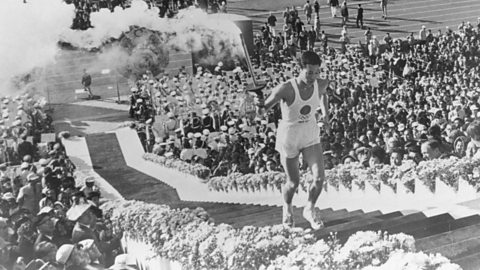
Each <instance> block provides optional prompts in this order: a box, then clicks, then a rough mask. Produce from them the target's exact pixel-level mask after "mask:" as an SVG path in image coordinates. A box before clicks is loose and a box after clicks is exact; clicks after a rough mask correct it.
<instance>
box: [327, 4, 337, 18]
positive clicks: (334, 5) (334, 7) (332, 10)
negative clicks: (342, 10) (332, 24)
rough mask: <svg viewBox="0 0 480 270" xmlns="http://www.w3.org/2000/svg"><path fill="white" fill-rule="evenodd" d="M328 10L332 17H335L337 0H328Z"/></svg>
mask: <svg viewBox="0 0 480 270" xmlns="http://www.w3.org/2000/svg"><path fill="white" fill-rule="evenodd" d="M328 3H329V5H330V11H331V12H332V18H335V17H337V8H338V4H339V3H338V0H329V1H328Z"/></svg>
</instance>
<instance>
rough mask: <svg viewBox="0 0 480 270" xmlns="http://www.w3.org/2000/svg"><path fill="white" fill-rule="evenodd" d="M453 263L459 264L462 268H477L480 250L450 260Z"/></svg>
mask: <svg viewBox="0 0 480 270" xmlns="http://www.w3.org/2000/svg"><path fill="white" fill-rule="evenodd" d="M452 262H453V263H456V264H458V265H460V267H461V268H462V269H463V270H478V269H479V265H480V251H478V250H477V252H476V253H473V254H470V255H468V256H464V257H460V258H457V259H454V260H452Z"/></svg>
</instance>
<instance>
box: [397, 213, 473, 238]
mask: <svg viewBox="0 0 480 270" xmlns="http://www.w3.org/2000/svg"><path fill="white" fill-rule="evenodd" d="M476 223H480V216H479V215H474V216H469V217H464V218H460V219H453V220H447V221H444V222H438V223H433V224H427V226H426V227H425V228H420V229H419V230H416V231H413V232H411V235H412V236H413V237H415V239H421V238H424V237H428V236H432V235H435V234H440V233H444V232H448V231H453V230H456V229H459V228H463V227H466V226H470V225H472V224H476ZM406 233H408V232H406Z"/></svg>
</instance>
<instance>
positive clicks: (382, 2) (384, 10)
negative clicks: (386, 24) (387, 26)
mask: <svg viewBox="0 0 480 270" xmlns="http://www.w3.org/2000/svg"><path fill="white" fill-rule="evenodd" d="M387 5H388V0H380V7H381V8H382V18H383V19H385V20H386V19H387V15H388V14H387V13H388V12H387Z"/></svg>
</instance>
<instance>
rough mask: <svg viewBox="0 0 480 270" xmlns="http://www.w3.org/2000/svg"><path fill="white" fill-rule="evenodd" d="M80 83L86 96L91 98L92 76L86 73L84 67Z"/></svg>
mask: <svg viewBox="0 0 480 270" xmlns="http://www.w3.org/2000/svg"><path fill="white" fill-rule="evenodd" d="M82 85H83V89H84V90H85V92H88V98H93V94H92V90H91V88H90V86H91V85H92V76H90V74H88V73H87V70H86V69H84V70H83V76H82Z"/></svg>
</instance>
